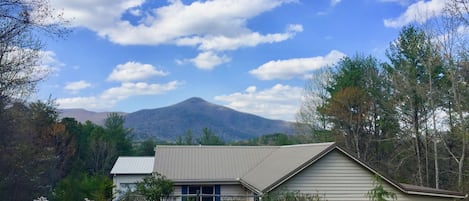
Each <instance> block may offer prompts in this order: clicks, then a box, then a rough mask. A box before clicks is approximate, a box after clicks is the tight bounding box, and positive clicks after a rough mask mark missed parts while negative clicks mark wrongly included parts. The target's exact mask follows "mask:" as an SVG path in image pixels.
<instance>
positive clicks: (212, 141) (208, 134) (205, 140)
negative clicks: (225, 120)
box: [197, 128, 225, 145]
mask: <svg viewBox="0 0 469 201" xmlns="http://www.w3.org/2000/svg"><path fill="white" fill-rule="evenodd" d="M197 143H199V144H201V145H223V144H225V142H223V140H222V139H220V137H218V136H217V135H215V133H213V132H212V131H211V130H210V129H209V128H204V129H203V133H202V136H200V137H199V138H197Z"/></svg>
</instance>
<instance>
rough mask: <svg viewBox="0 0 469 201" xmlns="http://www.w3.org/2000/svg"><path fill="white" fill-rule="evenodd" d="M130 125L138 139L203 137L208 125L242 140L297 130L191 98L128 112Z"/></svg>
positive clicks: (227, 138)
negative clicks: (186, 135)
mask: <svg viewBox="0 0 469 201" xmlns="http://www.w3.org/2000/svg"><path fill="white" fill-rule="evenodd" d="M125 125H126V127H129V128H133V129H134V133H135V134H136V137H137V138H147V137H157V138H159V139H164V140H175V139H176V138H177V136H180V135H184V134H185V133H186V132H187V131H188V130H191V131H192V133H193V135H194V136H199V135H200V134H201V133H202V130H203V129H204V128H209V129H210V130H211V131H212V132H213V133H215V134H216V135H218V136H220V137H221V138H223V139H224V140H227V141H230V140H239V139H249V138H254V137H258V136H260V135H263V134H271V133H279V132H282V133H287V134H291V133H292V132H293V129H292V127H293V126H292V123H290V122H286V121H280V120H270V119H266V118H262V117H259V116H256V115H252V114H248V113H242V112H238V111H235V110H233V109H230V108H227V107H223V106H220V105H215V104H212V103H209V102H207V101H205V100H203V99H201V98H190V99H188V100H185V101H183V102H181V103H178V104H175V105H172V106H168V107H163V108H158V109H152V110H141V111H137V112H134V113H130V114H128V115H126V123H125Z"/></svg>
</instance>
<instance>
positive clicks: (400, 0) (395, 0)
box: [379, 0, 409, 6]
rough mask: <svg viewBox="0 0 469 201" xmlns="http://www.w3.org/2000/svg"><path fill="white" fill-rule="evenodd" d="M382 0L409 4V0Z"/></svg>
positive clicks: (381, 0)
mask: <svg viewBox="0 0 469 201" xmlns="http://www.w3.org/2000/svg"><path fill="white" fill-rule="evenodd" d="M379 1H380V2H385V3H398V4H400V5H402V6H405V5H408V4H409V0H379Z"/></svg>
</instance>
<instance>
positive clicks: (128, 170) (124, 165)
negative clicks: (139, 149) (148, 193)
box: [111, 156, 155, 200]
mask: <svg viewBox="0 0 469 201" xmlns="http://www.w3.org/2000/svg"><path fill="white" fill-rule="evenodd" d="M154 160H155V157H151V156H150V157H127V156H125V157H124V156H121V157H119V158H117V160H116V163H114V166H113V167H112V169H111V175H112V181H113V183H114V188H113V195H115V199H114V200H118V198H120V197H121V196H122V195H123V194H124V193H125V192H127V191H135V190H136V184H137V182H139V181H142V180H143V178H144V177H146V176H149V175H151V173H152V172H153V164H154Z"/></svg>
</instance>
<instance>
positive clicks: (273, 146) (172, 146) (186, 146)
mask: <svg viewBox="0 0 469 201" xmlns="http://www.w3.org/2000/svg"><path fill="white" fill-rule="evenodd" d="M158 147H163V148H168V147H169V148H194V147H201V148H255V149H259V148H280V147H282V146H275V145H261V146H244V145H156V148H158Z"/></svg>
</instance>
